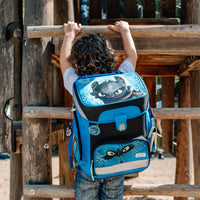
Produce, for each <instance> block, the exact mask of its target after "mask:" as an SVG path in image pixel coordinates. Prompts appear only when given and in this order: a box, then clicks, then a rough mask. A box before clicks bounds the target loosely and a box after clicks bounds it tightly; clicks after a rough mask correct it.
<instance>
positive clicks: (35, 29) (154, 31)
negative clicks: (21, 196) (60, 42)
mask: <svg viewBox="0 0 200 200" xmlns="http://www.w3.org/2000/svg"><path fill="white" fill-rule="evenodd" d="M130 31H131V34H132V36H133V37H194V38H195V37H200V25H194V24H191V25H153V26H151V25H148V26H147V25H144V26H133V25H130ZM86 33H101V34H102V36H104V37H120V36H121V35H120V34H119V33H117V32H115V31H112V30H110V29H108V28H107V26H82V29H81V32H80V33H79V35H83V34H86ZM27 36H28V38H41V37H63V36H64V30H63V25H57V26H28V27H27Z"/></svg>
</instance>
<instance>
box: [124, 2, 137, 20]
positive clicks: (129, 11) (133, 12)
mask: <svg viewBox="0 0 200 200" xmlns="http://www.w3.org/2000/svg"><path fill="white" fill-rule="evenodd" d="M124 17H125V18H137V17H138V13H137V1H136V0H124ZM123 20H124V19H123Z"/></svg>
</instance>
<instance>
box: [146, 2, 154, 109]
mask: <svg viewBox="0 0 200 200" xmlns="http://www.w3.org/2000/svg"><path fill="white" fill-rule="evenodd" d="M143 15H144V17H146V18H154V17H155V1H154V0H151V1H149V0H143ZM144 82H145V84H146V86H147V89H148V91H149V100H150V106H151V107H152V108H156V78H155V77H144Z"/></svg>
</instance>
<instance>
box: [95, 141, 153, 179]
mask: <svg viewBox="0 0 200 200" xmlns="http://www.w3.org/2000/svg"><path fill="white" fill-rule="evenodd" d="M149 161H150V153H149V144H148V142H147V140H146V139H145V138H144V137H138V138H135V139H134V140H132V141H128V142H124V143H112V144H103V145H100V146H98V147H97V148H96V149H95V151H94V160H93V162H94V166H93V167H94V177H95V176H98V177H101V178H105V177H107V176H117V175H124V174H129V173H134V172H139V171H142V170H144V169H146V168H147V167H148V165H149Z"/></svg>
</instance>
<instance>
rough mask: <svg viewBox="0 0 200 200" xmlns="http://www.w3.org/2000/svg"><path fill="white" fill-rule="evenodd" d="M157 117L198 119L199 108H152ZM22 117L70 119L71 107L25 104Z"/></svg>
mask: <svg viewBox="0 0 200 200" xmlns="http://www.w3.org/2000/svg"><path fill="white" fill-rule="evenodd" d="M153 112H154V116H155V118H157V119H200V108H153ZM23 116H24V118H27V119H29V118H30V119H31V118H54V119H56V118H57V119H72V113H71V108H69V107H68V108H67V107H44V106H25V107H24V109H23Z"/></svg>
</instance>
